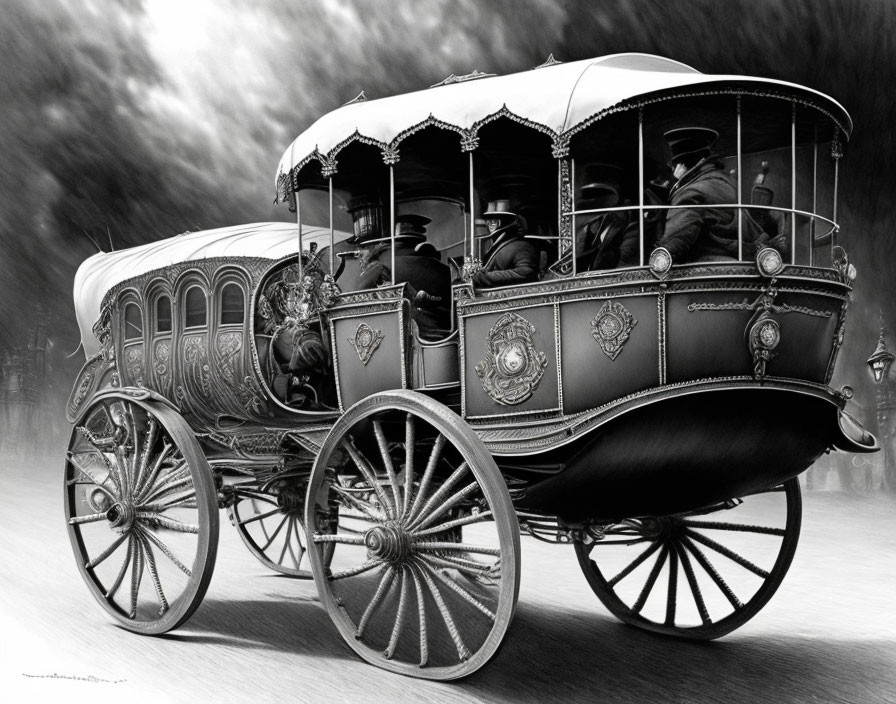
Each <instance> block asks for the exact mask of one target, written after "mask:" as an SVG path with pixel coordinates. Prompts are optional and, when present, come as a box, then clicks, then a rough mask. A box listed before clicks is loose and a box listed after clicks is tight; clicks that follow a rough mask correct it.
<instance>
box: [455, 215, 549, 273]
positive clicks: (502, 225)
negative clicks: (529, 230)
mask: <svg viewBox="0 0 896 704" xmlns="http://www.w3.org/2000/svg"><path fill="white" fill-rule="evenodd" d="M482 216H483V217H484V218H485V224H486V227H487V228H488V234H489V236H490V237H491V238H492V244H491V247H489V249H488V251H487V252H486V253H485V254H484V255H483V257H482V268H481V269H480V270H479V271H477V272H476V273H474V274H473V276H472V279H471V280H472V282H473V284H474V285H475V286H479V287H482V288H491V287H494V286H511V285H513V284H522V283H527V282H529V281H535V280H536V278H538V260H539V256H538V250H537V249H536V247H535V245H534V244H532V243H531V242H528V241H527V240H525V239H524V236H525V234H526V233H525V230H524V225H523V221H522V218H520V216H519V215H517V214H516V213H515V212H513V211H512V210H511V209H510V201H509V200H506V199H502V200H494V201H490V202H489V204H488V208H486V211H485V212H484V213H483V214H482Z"/></svg>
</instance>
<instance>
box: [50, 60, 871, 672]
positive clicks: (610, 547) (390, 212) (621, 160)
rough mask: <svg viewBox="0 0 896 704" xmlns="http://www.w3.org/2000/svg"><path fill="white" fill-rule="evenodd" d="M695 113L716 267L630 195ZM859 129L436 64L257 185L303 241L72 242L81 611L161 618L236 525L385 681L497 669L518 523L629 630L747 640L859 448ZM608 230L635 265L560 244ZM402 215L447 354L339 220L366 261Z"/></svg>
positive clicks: (686, 73)
mask: <svg viewBox="0 0 896 704" xmlns="http://www.w3.org/2000/svg"><path fill="white" fill-rule="evenodd" d="M695 121H699V123H700V124H706V125H711V126H712V127H713V129H714V130H716V131H717V132H718V133H719V140H718V143H717V148H718V151H719V153H720V154H721V156H722V157H724V159H725V164H726V167H727V168H728V171H729V172H730V178H731V181H732V183H736V184H737V191H736V192H737V197H736V202H732V203H730V204H726V205H724V206H719V205H718V204H716V205H713V206H712V207H713V208H717V209H718V208H720V207H721V208H723V209H725V208H727V209H728V210H729V211H731V212H733V213H735V218H736V222H737V240H736V250H735V252H736V254H735V255H734V256H731V257H727V258H715V259H714V260H713V261H688V260H684V261H676V260H674V258H673V257H671V256H670V255H669V252H668V250H665V249H663V248H657V249H654V248H653V245H654V244H655V239H654V237H655V236H654V235H653V234H652V233H651V230H652V228H653V227H654V226H655V225H656V223H658V222H662V221H663V220H664V218H666V217H667V214H668V212H669V211H670V209H672V208H674V207H675V206H670V205H669V204H668V203H666V202H663V201H662V200H654V199H652V198H650V197H649V194H648V190H649V188H650V186H651V183H653V184H654V185H655V184H656V183H658V182H659V181H660V180H661V177H662V176H663V174H664V170H663V166H662V164H663V163H664V162H665V161H666V159H665V158H664V154H663V141H662V135H663V134H664V133H665V132H667V131H668V130H669V129H671V128H675V127H681V126H682V125H687V124H694V123H695ZM850 128H851V124H850V120H849V117H848V115H847V114H846V112H845V111H844V110H843V108H842V107H841V106H840V105H838V104H837V103H836V102H834V101H833V100H831V99H830V98H828V97H826V96H824V95H821V94H819V93H817V92H815V91H812V90H810V89H807V88H803V87H800V86H796V85H792V84H788V83H783V82H780V81H768V80H760V79H755V78H747V77H741V76H711V75H704V74H701V73H699V72H697V71H695V70H693V69H691V68H689V67H687V66H684V65H682V64H679V63H677V62H674V61H669V60H666V59H661V58H658V57H653V56H646V55H633V54H627V55H616V56H610V57H603V58H599V59H594V60H588V61H580V62H574V63H566V64H564V63H557V62H553V61H549V62H547V63H546V64H545V65H544V66H541V67H537V68H536V69H535V70H532V71H528V72H524V73H518V74H514V75H509V76H504V77H494V76H488V75H485V74H479V73H474V74H471V75H469V76H461V77H457V76H452V77H450V78H449V79H447V80H446V81H445V82H443V84H439V85H437V86H433V87H432V88H430V89H428V90H423V91H420V92H417V93H412V94H407V95H401V96H395V97H392V98H385V99H382V100H376V101H365V100H361V99H358V100H355V101H353V102H352V103H351V104H347V105H345V106H343V107H342V108H340V109H338V110H336V111H334V112H332V113H330V114H328V115H326V116H324V117H323V118H321V119H320V120H319V121H318V122H317V123H315V124H314V125H312V126H311V127H310V128H309V129H308V130H307V131H306V132H305V133H303V134H302V135H300V136H299V138H298V139H297V140H296V141H295V142H294V143H293V144H292V145H291V146H290V148H289V149H288V150H287V152H286V153H285V154H284V157H283V159H282V161H281V164H280V169H279V173H278V178H277V182H276V187H277V196H278V199H279V200H281V201H284V202H288V203H289V205H290V207H291V208H293V209H295V210H296V211H297V213H298V215H297V224H296V225H292V224H285V223H266V224H256V225H247V226H242V227H231V228H224V229H220V230H209V231H204V232H197V233H186V234H183V235H179V236H177V237H174V238H171V239H168V240H164V241H161V242H156V243H152V244H148V245H144V246H141V247H136V248H133V249H130V250H125V251H121V252H115V253H110V254H98V255H96V256H94V257H92V258H91V259H89V260H88V261H87V262H85V263H84V264H83V265H82V267H81V269H80V270H79V272H78V276H77V279H76V284H75V299H76V306H77V313H78V320H79V323H80V325H81V329H82V338H83V344H84V347H85V350H86V352H87V355H88V361H87V363H86V365H85V366H84V368H83V370H82V372H81V374H80V375H79V377H78V379H77V381H76V383H75V386H74V390H73V392H72V396H71V398H70V401H69V404H68V409H67V410H68V414H69V418H70V420H71V421H72V422H73V424H74V430H73V434H72V439H71V443H70V447H69V452H68V456H67V462H66V470H65V472H66V475H65V505H66V511H67V520H68V524H69V532H70V535H71V539H72V544H73V547H74V550H75V554H76V558H77V562H78V565H79V568H80V569H81V572H82V574H83V576H84V579H85V581H86V582H87V584H88V586H89V588H90V590H91V592H92V593H93V594H94V596H95V597H96V598H97V599H98V601H99V602H100V603H101V604H102V605H103V607H104V608H105V609H106V610H107V611H108V612H109V613H110V614H111V615H112V616H113V617H114V618H115V619H116V621H117V622H118V623H119V624H120V625H122V626H124V627H125V628H128V629H131V630H134V631H137V632H144V633H162V632H165V631H167V630H170V629H171V628H174V627H176V626H178V625H180V624H182V623H183V622H184V621H185V620H186V619H187V618H188V617H189V616H190V614H191V613H192V612H193V611H194V610H195V608H196V607H197V606H198V604H199V602H200V601H201V599H202V596H203V594H204V592H205V589H206V587H207V586H208V583H209V580H210V577H211V573H212V568H213V565H214V561H215V550H216V544H217V533H218V510H219V508H226V509H227V510H228V512H229V515H230V519H231V522H232V523H233V524H234V525H235V526H236V528H237V530H238V531H239V533H240V535H241V537H242V538H243V540H244V542H245V544H246V545H247V547H248V548H249V549H250V550H251V551H252V552H253V554H255V556H256V557H258V559H259V560H261V561H262V562H263V563H264V564H265V565H267V566H268V567H270V568H272V569H274V570H277V571H279V572H282V573H284V574H288V575H292V576H296V577H313V578H314V580H315V583H316V586H317V588H318V591H319V594H320V598H321V601H322V603H323V604H324V606H325V607H326V608H327V610H328V612H329V613H330V615H331V617H332V619H333V621H334V623H335V624H336V626H337V628H338V629H339V631H340V632H341V634H342V635H343V637H344V638H345V640H346V642H347V643H348V644H349V645H350V646H351V647H352V648H353V649H354V650H355V651H356V652H357V653H358V654H359V655H361V656H362V657H363V658H365V659H366V660H368V661H370V662H372V663H374V664H376V665H378V666H381V667H384V668H386V669H389V670H393V671H396V672H400V673H404V674H410V675H414V676H418V677H428V678H434V679H452V678H457V677H461V676H464V675H467V674H469V673H471V672H473V671H475V670H476V669H477V668H479V667H481V666H482V665H483V664H484V663H485V662H486V661H487V660H488V659H489V658H490V657H491V656H492V655H493V654H494V652H495V651H496V649H497V647H498V645H499V644H500V642H501V640H502V638H503V636H504V633H505V631H506V629H507V627H508V625H509V623H510V620H511V618H512V615H513V611H514V607H515V604H516V600H517V596H518V590H519V577H520V532H521V530H522V532H523V533H524V534H526V535H529V536H532V537H534V538H538V539H541V540H547V541H550V542H555V543H561V544H571V545H573V546H574V547H575V551H576V554H577V556H578V559H579V562H580V565H581V568H582V570H583V572H584V574H585V577H586V578H587V580H588V582H589V583H590V585H591V586H592V588H593V589H594V591H595V593H596V594H597V596H598V598H599V599H600V600H601V601H602V602H603V603H604V605H605V606H606V607H607V608H608V609H609V610H610V611H612V612H613V613H614V614H615V615H616V616H617V617H619V618H620V619H622V620H623V621H625V622H627V623H630V624H632V625H635V626H638V627H641V628H645V629H648V630H652V631H657V632H660V633H665V634H672V635H680V636H684V637H692V638H716V637H718V636H721V635H724V634H725V633H728V632H730V631H731V630H733V629H734V628H737V627H739V626H740V625H742V624H743V623H745V622H746V621H747V620H748V619H750V618H751V617H752V616H753V615H754V614H755V613H756V612H757V611H758V610H759V609H760V608H761V607H762V606H763V605H764V604H765V603H766V601H767V600H768V599H769V597H770V596H771V595H772V594H773V593H774V591H775V589H776V588H777V586H778V585H779V584H780V582H781V580H782V579H783V576H784V574H785V572H786V571H787V569H788V567H789V564H790V561H791V559H792V557H793V554H794V550H795V548H796V543H797V539H798V535H799V526H800V494H799V485H798V481H797V479H796V477H797V475H798V474H799V473H801V472H802V471H804V470H805V469H807V468H808V467H809V466H811V464H812V463H813V462H814V461H815V459H816V458H818V457H819V456H820V455H821V454H822V453H824V452H827V451H829V450H830V449H832V448H836V449H841V450H847V451H873V450H874V449H876V442H875V440H874V438H873V437H872V436H871V435H870V434H868V433H867V432H865V431H864V430H863V429H862V427H861V425H860V424H859V423H858V422H857V421H856V420H855V419H854V418H853V417H852V416H850V415H849V414H848V413H847V412H846V411H845V410H844V409H845V406H846V404H847V401H848V399H849V397H850V396H851V391H850V389H849V388H848V387H844V388H843V389H841V390H834V389H832V388H831V387H830V382H831V378H832V375H833V371H834V364H835V361H836V358H837V353H838V351H839V349H840V347H841V345H842V342H843V330H844V323H845V316H846V308H847V305H848V302H849V295H850V290H851V286H852V281H853V279H854V277H855V270H854V268H853V267H852V266H851V265H850V264H849V261H848V258H847V256H846V254H845V251H844V250H843V248H842V247H841V246H840V245H838V244H837V236H838V227H837V225H836V191H837V185H838V184H837V182H838V163H839V159H840V157H841V151H842V144H843V142H844V140H845V139H846V138H847V137H848V134H849V130H850ZM608 162H612V163H613V164H614V165H615V167H616V168H617V173H620V174H621V176H620V178H619V179H618V180H617V182H616V183H615V184H614V188H615V190H616V195H617V196H618V198H617V200H616V202H615V203H613V204H610V205H607V204H606V203H604V204H603V206H602V207H593V206H594V204H593V203H589V202H583V201H582V199H581V185H583V184H584V185H588V184H585V183H584V182H585V180H586V179H585V176H586V175H587V174H588V173H589V168H591V167H592V166H593V165H594V164H606V163H608ZM508 195H509V196H510V197H511V198H513V199H514V200H515V201H516V202H517V203H518V204H519V212H520V214H521V215H522V216H523V218H524V222H525V224H526V235H527V237H529V238H531V240H532V241H534V242H537V243H538V251H539V257H540V264H539V276H538V279H537V280H536V281H533V282H530V283H524V284H519V285H514V286H504V287H492V288H479V287H477V286H474V285H473V284H471V283H470V273H471V272H475V271H476V270H477V269H478V268H479V266H480V264H481V262H480V261H479V260H480V257H481V245H482V242H483V239H484V238H483V236H482V234H483V233H482V227H481V222H480V221H479V219H478V218H479V215H480V214H481V213H482V212H483V210H484V209H485V203H486V202H487V201H490V200H494V199H495V198H499V197H504V196H508ZM775 198H777V199H778V201H776V200H775ZM359 203H362V204H363V207H362V206H359V205H358V204H359ZM777 203H780V204H777ZM679 207H683V206H679ZM688 207H692V208H698V209H699V208H700V207H701V206H698V205H692V206H688ZM702 207H708V206H702ZM303 211H304V212H305V213H306V214H307V213H308V212H309V211H310V212H313V213H316V214H319V213H321V212H327V213H328V214H329V221H330V222H329V227H326V228H320V227H309V226H308V225H307V224H304V223H303V218H302V213H303ZM608 212H612V213H620V212H621V213H624V214H625V215H626V216H627V217H628V218H629V222H630V223H633V224H634V225H633V226H634V232H636V234H637V242H638V251H637V257H638V261H637V263H636V265H634V266H628V267H624V268H619V267H617V268H610V269H607V268H592V267H591V266H590V265H589V263H588V260H587V258H586V257H582V256H581V253H582V252H581V249H582V247H583V246H584V245H583V239H582V237H581V232H582V230H583V225H584V223H586V222H593V220H594V218H596V217H600V216H602V215H605V214H606V213H608ZM405 214H417V215H422V216H425V217H426V218H427V219H428V220H429V225H428V232H427V235H428V242H429V244H431V245H432V250H431V251H430V253H429V254H428V255H427V256H434V257H435V258H437V259H438V260H439V261H440V264H441V265H442V266H444V267H446V269H448V270H450V271H451V272H452V277H453V279H454V285H453V286H452V287H451V289H450V290H449V291H448V292H446V296H447V297H449V299H450V323H449V324H448V326H447V329H444V330H441V331H440V332H438V333H436V334H433V333H432V330H429V331H427V334H422V329H423V326H422V322H421V321H422V311H421V309H420V306H421V305H422V304H421V302H420V298H419V296H417V295H415V291H413V290H412V287H411V286H410V284H409V283H407V282H406V281H402V280H398V278H399V277H396V276H395V272H396V271H397V269H396V266H395V259H394V256H393V259H392V260H391V262H389V263H390V264H391V266H390V267H387V271H389V272H391V276H392V279H391V280H389V281H387V282H385V284H383V285H380V286H377V287H375V288H366V289H359V288H358V285H357V281H358V269H359V266H360V267H362V268H363V267H364V266H366V264H367V263H365V261H364V258H363V256H361V257H360V258H359V252H358V250H357V249H356V248H355V246H354V243H355V242H356V237H353V235H356V234H357V230H358V227H359V225H363V226H364V227H368V226H371V225H372V224H373V225H376V224H379V225H380V226H381V232H382V233H384V234H383V237H382V238H381V239H384V240H386V241H387V242H388V239H389V237H394V232H395V227H394V225H395V222H396V219H399V218H401V216H402V215H405ZM387 224H388V227H387ZM757 224H758V225H760V226H761V227H762V228H764V232H765V234H764V235H763V236H761V237H757V236H756V235H755V232H756V230H755V228H756V226H757ZM391 244H392V245H393V251H394V244H395V242H394V239H393V240H392V241H391ZM769 244H774V246H766V245H769ZM299 252H301V255H299ZM433 252H434V253H435V254H434V255H433ZM387 262H388V255H387ZM368 263H369V262H368Z"/></svg>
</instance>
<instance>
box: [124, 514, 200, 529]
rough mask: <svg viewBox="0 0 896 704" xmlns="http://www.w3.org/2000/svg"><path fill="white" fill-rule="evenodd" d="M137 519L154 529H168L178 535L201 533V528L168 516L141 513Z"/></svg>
mask: <svg viewBox="0 0 896 704" xmlns="http://www.w3.org/2000/svg"><path fill="white" fill-rule="evenodd" d="M137 518H138V519H140V520H142V521H145V522H146V523H148V524H149V525H150V527H152V528H167V529H168V530H173V531H176V532H178V533H199V526H198V525H193V524H192V523H184V522H183V521H178V520H176V519H174V518H169V517H168V516H160V515H159V514H157V513H151V512H149V511H139V512H138V513H137Z"/></svg>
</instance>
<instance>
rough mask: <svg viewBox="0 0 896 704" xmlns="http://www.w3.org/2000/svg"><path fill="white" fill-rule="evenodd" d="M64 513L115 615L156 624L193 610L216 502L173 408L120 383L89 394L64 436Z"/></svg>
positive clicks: (208, 561)
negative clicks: (110, 390) (113, 390)
mask: <svg viewBox="0 0 896 704" xmlns="http://www.w3.org/2000/svg"><path fill="white" fill-rule="evenodd" d="M65 513H66V521H67V523H68V532H69V537H70V538H71V542H72V547H73V549H74V552H75V560H76V561H77V564H78V569H79V570H80V571H81V575H82V576H83V578H84V581H85V582H86V583H87V586H88V588H89V589H90V592H91V594H93V596H94V597H95V598H96V599H97V601H98V602H99V603H100V605H102V607H103V608H104V609H105V610H106V611H107V613H109V614H110V615H111V616H112V617H113V618H114V619H115V620H116V621H117V622H118V624H119V625H121V626H123V627H124V628H127V629H128V630H131V631H134V632H137V633H146V634H158V633H165V632H166V631H170V630H171V629H173V628H176V627H177V626H179V625H180V624H182V623H183V622H184V621H186V620H187V619H188V618H189V617H190V616H191V615H192V613H193V612H194V611H195V610H196V608H197V606H198V605H199V603H200V602H201V601H202V597H203V596H204V595H205V590H206V589H207V587H208V584H209V582H210V581H211V576H212V571H213V569H214V565H215V554H216V550H217V544H218V503H217V495H216V493H215V489H214V482H213V479H212V474H211V470H210V469H209V466H208V463H207V462H206V459H205V456H204V455H203V453H202V450H201V449H200V447H199V444H198V443H197V442H196V439H195V437H194V436H193V433H192V431H191V430H190V427H189V426H188V425H187V423H186V421H184V419H183V418H182V417H181V416H180V415H179V414H178V413H177V412H176V411H174V410H173V409H171V408H170V407H168V406H166V405H165V404H163V403H160V402H157V401H153V400H148V399H145V398H140V397H139V395H137V394H135V395H133V396H129V395H128V394H127V391H126V390H122V391H121V392H119V393H117V394H115V395H105V396H103V397H101V398H100V399H98V400H96V401H94V403H93V405H92V406H90V407H89V409H88V410H87V412H86V414H85V415H84V416H83V419H82V420H81V421H80V422H79V423H78V425H76V427H75V429H74V430H73V432H72V437H71V441H70V443H69V450H68V453H67V457H66V463H65Z"/></svg>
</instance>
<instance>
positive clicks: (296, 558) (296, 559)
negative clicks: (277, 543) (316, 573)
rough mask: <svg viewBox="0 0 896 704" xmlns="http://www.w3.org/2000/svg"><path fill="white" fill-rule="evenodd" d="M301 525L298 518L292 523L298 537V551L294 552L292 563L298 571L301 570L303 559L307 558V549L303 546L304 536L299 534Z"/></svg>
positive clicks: (294, 532)
mask: <svg viewBox="0 0 896 704" xmlns="http://www.w3.org/2000/svg"><path fill="white" fill-rule="evenodd" d="M299 524H300V521H299V519H298V518H294V519H293V522H292V532H293V534H294V535H295V536H296V549H295V551H294V552H293V551H290V552H292V561H293V563H294V564H295V566H296V569H297V570H298V569H301V563H302V558H303V557H304V556H305V547H304V546H303V545H302V536H301V535H300V533H299Z"/></svg>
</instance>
